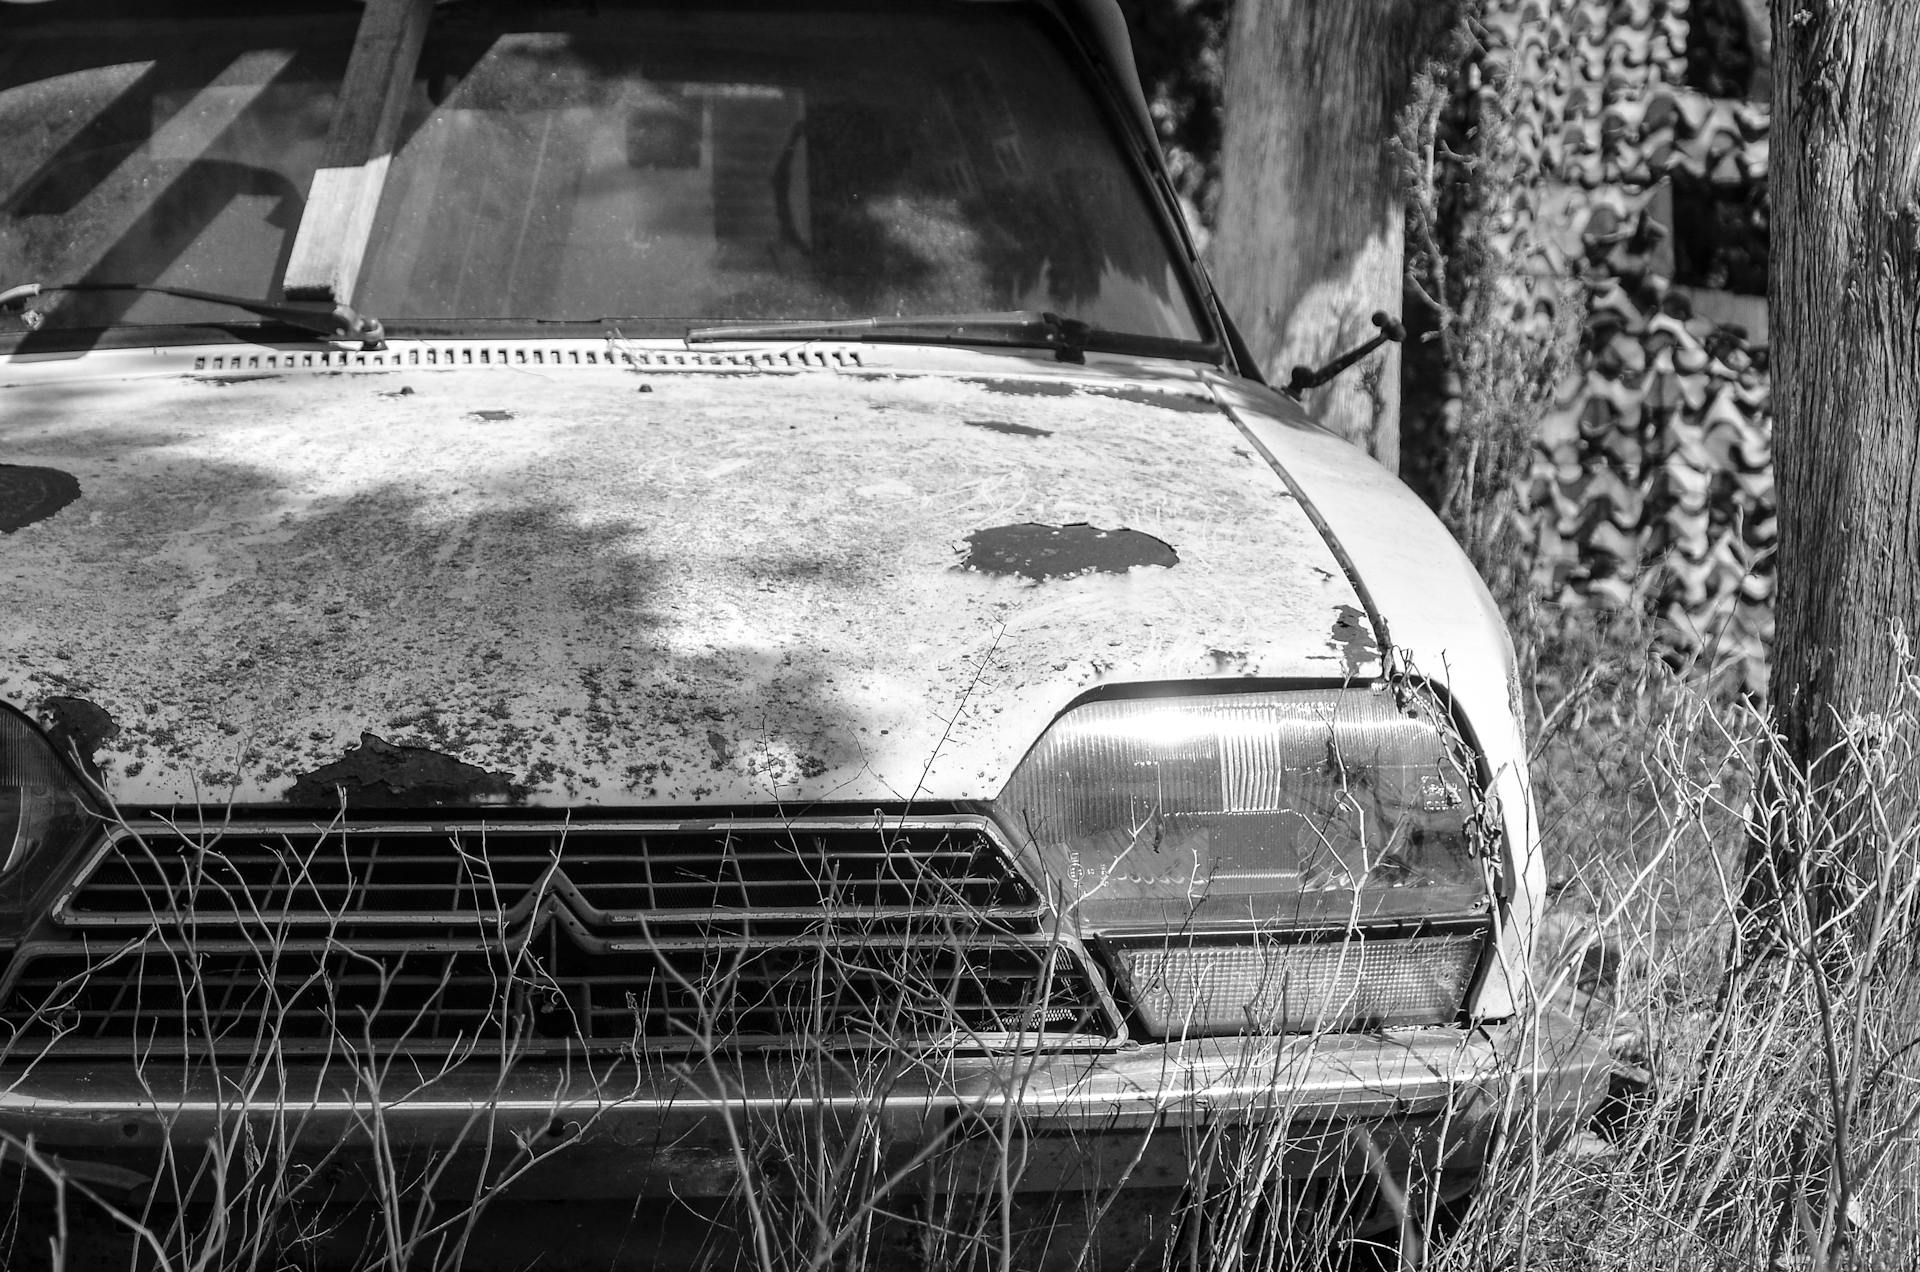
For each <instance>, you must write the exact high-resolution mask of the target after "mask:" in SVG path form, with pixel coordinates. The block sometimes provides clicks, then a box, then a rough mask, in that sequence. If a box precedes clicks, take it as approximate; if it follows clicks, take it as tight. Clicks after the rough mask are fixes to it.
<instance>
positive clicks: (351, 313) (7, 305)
mask: <svg viewBox="0 0 1920 1272" xmlns="http://www.w3.org/2000/svg"><path fill="white" fill-rule="evenodd" d="M48 292H143V293H147V294H150V295H155V296H177V297H179V298H180V299H182V300H200V301H205V302H207V303H208V304H212V305H226V306H229V307H230V308H233V309H241V310H245V311H246V312H247V313H250V314H254V315H256V316H258V317H261V318H266V319H269V320H270V321H273V322H279V323H284V324H286V325H287V326H289V327H294V328H297V329H299V330H301V331H310V332H312V333H313V334H314V335H316V336H325V337H326V338H327V339H329V340H364V341H365V342H367V344H368V346H369V347H376V346H378V345H379V344H381V343H382V342H383V341H384V340H385V339H386V338H387V332H386V328H384V327H382V326H381V325H380V320H379V319H377V318H370V317H368V316H367V315H365V314H363V313H361V312H360V311H358V310H357V309H354V308H353V307H352V306H351V305H303V304H300V303H298V302H295V301H272V300H252V299H249V298H248V297H245V296H225V295H222V294H220V293H219V292H206V291H196V290H195V289H193V288H191V287H161V286H156V285H154V284H151V283H22V284H21V285H20V286H18V287H9V288H7V289H6V290H5V291H0V313H4V312H6V311H7V310H10V309H19V310H22V311H24V312H31V311H28V310H27V309H26V306H27V302H28V301H30V300H32V299H33V298H34V297H35V296H43V295H45V294H46V293H48ZM29 325H30V326H31V325H33V323H32V321H31V320H29Z"/></svg>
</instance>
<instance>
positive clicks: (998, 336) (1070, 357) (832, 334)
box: [687, 309, 1102, 362]
mask: <svg viewBox="0 0 1920 1272" xmlns="http://www.w3.org/2000/svg"><path fill="white" fill-rule="evenodd" d="M1101 334H1102V333H1100V332H1098V331H1096V330H1095V329H1094V328H1093V327H1090V326H1088V325H1087V324H1086V323H1084V322H1081V321H1080V320H1079V319H1078V318H1063V317H1061V316H1060V315H1059V314H1056V313H1052V312H1050V311H1049V312H1046V313H1038V312H1035V311H1034V310H1031V309H1010V310H1006V311H1005V312H1002V313H982V314H928V315H924V316H919V317H913V318H828V319H824V320H809V321H805V322H757V323H740V324H737V325H735V326H731V327H696V328H694V329H693V330H692V331H689V332H688V333H687V343H688V344H712V343H715V342H718V341H724V340H874V341H890V340H891V341H921V340H926V339H927V338H928V337H929V336H934V337H939V338H941V339H944V340H951V341H954V342H955V343H959V344H989V345H1013V346H1025V347H1029V348H1036V349H1051V350H1053V352H1054V356H1055V357H1057V358H1058V359H1059V360H1060V361H1062V362H1085V361H1086V360H1087V357H1086V355H1087V341H1088V340H1089V339H1092V338H1097V337H1098V336H1100V335H1101Z"/></svg>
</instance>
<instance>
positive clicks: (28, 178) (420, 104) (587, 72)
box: [0, 0, 1202, 339]
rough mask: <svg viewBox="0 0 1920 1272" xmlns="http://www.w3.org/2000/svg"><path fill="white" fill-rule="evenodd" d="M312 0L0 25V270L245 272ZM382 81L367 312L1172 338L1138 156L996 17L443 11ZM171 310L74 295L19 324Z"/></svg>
mask: <svg viewBox="0 0 1920 1272" xmlns="http://www.w3.org/2000/svg"><path fill="white" fill-rule="evenodd" d="M87 2H88V0H81V5H82V7H84V6H85V4H86V3H87ZM312 3H313V4H314V6H315V7H316V9H318V10H322V11H324V12H325V13H326V14H327V15H328V17H327V19H326V20H324V21H322V20H316V18H317V15H315V16H310V17H309V18H308V19H307V20H305V21H303V22H299V23H292V24H290V23H288V22H286V21H285V20H284V19H280V18H278V17H276V18H275V19H271V20H247V19H245V18H232V17H229V18H225V19H220V20H213V19H207V20H195V21H185V20H182V21H175V22H170V23H168V22H151V23H140V24H139V25H138V27H137V28H135V27H128V26H126V25H124V24H123V25H122V26H121V27H120V28H119V30H121V31H125V32H129V34H126V35H124V36H122V37H120V38H116V37H115V36H112V35H103V34H100V33H98V32H95V33H93V34H90V35H88V36H86V37H84V38H83V37H81V36H80V35H77V34H72V33H73V32H74V31H75V24H72V23H69V24H67V26H66V28H65V31H66V32H67V34H62V33H60V31H59V30H58V29H56V28H53V27H52V26H51V25H48V26H47V27H46V28H44V29H41V30H38V31H36V29H35V27H34V26H33V25H32V20H31V19H28V20H25V24H24V35H15V34H13V32H12V31H9V32H8V35H9V39H8V44H9V45H10V46H11V48H12V50H13V51H12V52H11V53H9V52H0V160H4V162H3V163H0V285H4V284H5V283H9V282H28V281H42V282H48V283H55V282H114V283H139V284H156V283H157V284H167V285H173V286H187V287H195V288H200V289H203V290H208V291H220V292H226V293H231V294H234V295H250V296H258V297H261V298H273V297H277V296H278V295H279V294H280V292H279V289H278V284H279V280H280V276H281V274H282V272H283V271H284V268H285V262H286V258H287V255H288V253H289V251H290V249H291V244H292V237H293V234H294V232H295V230H296V228H297V227H298V223H299V218H300V216H301V213H302V211H303V209H304V199H305V196H306V192H307V190H308V188H309V187H310V185H311V181H312V174H313V171H314V169H315V167H316V166H317V165H318V164H319V162H320V157H321V154H322V151H323V150H324V147H325V140H326V135H327V129H328V125H329V122H330V120H331V117H332V114H333V111H334V108H335V104H336V95H337V92H338V85H339V80H340V76H341V74H342V71H343V70H344V65H345V60H346V53H347V49H348V47H349V44H350V40H351V34H352V20H351V17H350V16H349V13H348V12H345V11H343V10H342V7H341V6H340V5H339V4H337V3H333V4H328V3H324V2H323V0H312ZM61 7H63V6H49V9H58V8H61ZM288 7H292V6H288ZM357 8H358V6H346V9H347V10H357ZM38 9H39V7H38V6H35V10H38ZM35 10H28V12H33V11H35ZM16 12H17V11H16ZM229 12H231V10H229ZM8 25H9V27H21V26H22V25H23V20H22V19H20V18H18V17H13V18H10V19H9V23H8ZM296 31H297V32H298V34H297V35H296V34H294V33H295V32H296ZM413 80H414V82H413V84H412V87H411V90H410V95H409V97H408V106H407V110H406V116H405V120H404V122H403V125H402V129H401V141H400V144H399V147H398V149H397V152H396V153H395V155H394V157H393V161H392V164H391V166H390V169H389V172H388V176H387V180H386V185H385V190H384V194H383V197H382V200H381V203H380V208H379V213H378V216H377V219H376V222H375V226H374V231H373V236H372V240H371V242H370V244H369V246H368V250H367V252H366V254H365V257H364V263H363V267H362V271H361V274H360V278H359V282H358V285H357V287H356V289H355V291H354V293H353V296H352V303H353V304H354V306H355V307H356V308H358V309H360V310H362V311H364V312H368V313H371V314H375V315H377V316H378V317H380V318H382V319H383V320H385V321H386V323H387V325H388V327H389V329H390V330H394V331H396V332H398V331H403V330H404V328H405V325H406V323H408V322H409V321H413V322H416V323H436V324H438V323H456V324H457V323H458V322H460V321H464V320H488V319H492V320H499V319H507V320H523V321H524V320H533V319H542V320H564V321H588V322H591V321H597V320H599V319H602V318H612V319H619V320H621V321H623V322H626V323H630V324H632V330H633V331H634V333H635V334H647V333H648V331H649V328H648V326H647V324H648V322H649V321H652V322H655V323H657V324H659V325H658V326H657V327H656V328H655V329H654V330H655V331H661V330H671V329H673V324H682V326H681V327H680V330H684V324H685V323H687V322H699V321H701V320H718V321H730V320H760V321H770V320H794V319H829V318H846V317H866V316H880V317H893V316H909V317H910V316H913V315H917V314H940V313H955V312H967V311H979V310H1034V311H1042V310H1051V311H1058V312H1061V313H1066V314H1070V315H1072V316H1074V317H1075V318H1078V319H1081V320H1083V321H1086V322H1089V323H1091V324H1093V325H1094V326H1097V327H1104V328H1109V329H1112V330H1115V331H1124V332H1134V333H1139V334H1143V335H1151V336H1166V337H1173V338H1177V339H1200V338H1202V337H1201V330H1202V329H1201V328H1200V327H1199V325H1198V324H1197V323H1196V321H1195V318H1194V315H1193V311H1192V308H1191V305H1190V303H1189V301H1188V299H1187V297H1186V295H1185V292H1184V290H1183V288H1182V285H1181V283H1180V280H1179V274H1178V272H1177V270H1176V268H1175V266H1174V264H1173V263H1172V261H1171V259H1170V257H1169V254H1168V250H1167V241H1166V239H1165V236H1164V234H1163V232H1162V230H1161V228H1160V227H1159V226H1158V224H1157V223H1156V221H1155V218H1154V216H1153V214H1152V212H1151V210H1150V208H1149V206H1148V204H1147V203H1146V200H1145V198H1144V195H1143V192H1142V190H1141V188H1140V186H1139V183H1138V181H1137V179H1136V178H1135V176H1134V175H1133V173H1132V172H1131V171H1130V170H1129V169H1128V167H1127V166H1126V164H1125V162H1124V160H1123V158H1122V156H1121V154H1120V152H1119V150H1118V149H1117V147H1116V145H1115V144H1114V142H1113V140H1112V138H1111V137H1110V136H1109V134H1108V131H1107V128H1106V126H1105V125H1104V124H1103V122H1102V120H1101V118H1100V116H1099V114H1098V112H1097V110H1096V108H1095V105H1094V103H1093V101H1092V100H1091V99H1090V97H1089V94H1088V92H1087V89H1086V88H1085V86H1084V85H1082V84H1081V82H1080V81H1079V79H1078V78H1077V76H1076V75H1075V74H1074V72H1073V71H1072V70H1071V68H1070V67H1069V66H1068V64H1067V63H1066V61H1065V60H1064V58H1063V57H1062V56H1061V55H1060V53H1059V52H1058V51H1057V49H1056V48H1055V47H1054V46H1053V44H1052V42H1051V40H1050V38H1049V36H1048V35H1047V34H1046V32H1045V31H1044V29H1043V28H1042V27H1041V26H1040V25H1039V22H1038V19H1037V18H1036V17H1035V15H1034V14H1033V13H1031V12H1028V11H1026V10H1024V9H1018V8H1015V7H1014V6H997V5H996V6H981V5H973V4H964V5H959V4H957V5H952V6H938V5H935V6H932V7H930V8H929V9H928V10H927V11H924V12H914V13H904V12H899V11H894V10H889V9H884V8H882V9H872V8H869V9H863V10H860V11H858V12H841V13H831V14H829V13H825V12H823V11H820V10H815V9H812V8H806V9H802V8H800V7H799V6H787V7H783V8H780V9H778V10H774V11H767V12H749V11H744V10H741V9H737V8H732V7H728V8H725V9H722V10H718V11H714V10H705V11H701V12H695V13H685V12H675V11H671V10H661V9H652V8H648V7H645V6H636V5H620V4H615V3H602V4H599V5H595V6H592V7H590V8H589V7H585V6H582V7H577V8H576V7H561V6H554V5H537V6H536V5H531V4H528V5H513V4H485V5H481V4H472V5H468V4H455V5H444V6H442V7H441V8H439V9H438V10H437V11H436V12H435V14H434V17H433V23H432V26H431V28H430V29H429V32H428V36H427V44H426V49H425V51H424V52H423V54H422V56H421V59H420V63H419V66H418V68H417V71H416V73H415V74H414V77H413ZM55 120H64V121H78V122H77V125H74V126H67V125H60V126H56V125H55V124H53V123H52V122H50V121H55ZM13 174H24V178H23V179H20V180H15V179H14V175H13ZM192 311H193V302H190V301H181V300H177V299H176V300H168V299H164V298H156V297H133V296H129V295H126V294H111V295H99V294H82V295H73V296H67V297H65V298H64V299H62V300H60V301H59V302H58V303H57V305H55V306H54V307H53V308H52V309H51V310H50V311H49V312H46V313H43V314H41V315H38V316H37V318H38V319H39V320H43V321H45V322H47V323H48V324H49V325H51V326H55V327H58V326H69V327H84V326H100V325H106V324H109V323H140V322H162V321H179V320H183V319H182V318H181V315H182V314H183V313H192ZM193 316H194V317H195V318H198V319H199V320H203V321H204V320H206V315H205V314H199V313H196V314H193ZM230 317H231V315H230V314H229V315H223V316H222V320H225V319H227V318H230Z"/></svg>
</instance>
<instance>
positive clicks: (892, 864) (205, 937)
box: [0, 820, 1113, 1052]
mask: <svg viewBox="0 0 1920 1272" xmlns="http://www.w3.org/2000/svg"><path fill="white" fill-rule="evenodd" d="M1044 912H1045V910H1044V907H1043V906H1042V904H1041V902H1040V898H1039V897H1038V895H1037V894H1036V893H1035V891H1034V889H1033V887H1032V886H1031V884H1029V883H1028V882H1027V880H1026V879H1025V878H1024V877H1023V876H1022V875H1021V874H1020V872H1019V871H1018V870H1017V869H1015V868H1014V866H1013V864H1012V863H1011V862H1010V861H1009V860H1008V858H1007V855H1006V853H1005V852H1004V851H1003V849H1002V848H1001V847H1000V845H999V843H998V842H997V840H996V839H995V838H994V837H993V836H992V835H991V834H990V833H988V831H987V830H986V828H985V826H984V824H983V823H975V822H972V821H968V820H955V821H952V822H946V823H914V824H907V823H904V822H900V821H892V822H879V821H874V820H866V821H864V822H859V823H855V822H833V823H800V824H778V823H748V822H733V823H701V824H697V825H673V826H662V825H657V824H650V825H617V826H615V825H578V824H576V825H572V826H567V827H554V826H546V827H541V826H529V825H507V826H487V827H482V826H477V825H474V826H460V825H442V826H407V825H398V826H394V825H389V826H379V827H372V826H369V827H355V826H334V827H331V828H325V829H322V828H319V827H307V828H294V827H291V826H262V825H250V826H237V827H227V828H223V829H220V830H218V831H213V832H209V833H208V834H206V835H204V836H196V835H189V834H183V833H178V832H175V831H171V830H164V831H162V830H153V829H143V830H142V831H141V832H140V833H137V834H121V835H118V836H117V837H115V838H114V839H113V840H112V841H111V842H109V843H108V844H107V845H105V846H104V847H103V849H102V850H101V851H100V852H99V854H98V855H97V856H96V858H95V859H94V860H93V861H92V862H90V863H89V865H88V866H87V867H86V868H85V870H83V872H82V873H81V876H80V878H79V879H78V881H77V882H76V883H75V884H74V886H73V887H72V888H70V889H69V891H68V893H67V894H66V896H65V898H64V899H63V901H62V902H61V903H60V904H59V905H58V906H56V909H55V919H56V922H57V928H58V930H56V931H55V932H53V933H51V934H49V936H48V937H47V938H46V939H37V940H35V941H33V942H31V943H30V944H28V945H26V946H23V947H22V948H21V949H20V950H19V951H18V952H17V954H16V957H15V958H14V960H13V963H12V967H11V968H10V970H9V971H8V973H7V979H6V984H5V986H4V999H3V1001H4V1007H0V1011H4V1014H5V1016H6V1018H7V1019H9V1020H11V1021H14V1022H24V1034H23V1036H22V1037H21V1038H19V1039H18V1041H22V1042H24V1041H30V1040H37V1041H39V1042H40V1043H41V1044H47V1043H53V1042H57V1043H58V1045H60V1046H61V1047H63V1048H68V1049H72V1048H79V1049H83V1050H94V1049H102V1048H112V1047H114V1046H116V1045H117V1046H118V1048H119V1049H120V1050H124V1049H125V1047H126V1044H127V1042H128V1040H136V1041H137V1042H138V1043H140V1044H142V1045H150V1044H153V1043H166V1042H175V1043H179V1044H182V1045H184V1046H186V1047H188V1048H189V1049H190V1050H196V1051H197V1050H213V1051H218V1052H248V1051H258V1050H259V1049H261V1048H273V1049H280V1050H288V1049H291V1050H296V1051H297V1050H307V1051H312V1050H325V1049H330V1048H334V1047H338V1046H342V1045H347V1044H352V1045H356V1046H357V1045H364V1044H368V1043H372V1044H376V1045H379V1046H383V1047H388V1048H393V1047H400V1048H420V1049H434V1050H449V1049H452V1050H457V1049H460V1048H463V1047H471V1046H475V1045H489V1046H493V1045H498V1046H501V1047H506V1048H510V1049H528V1050H536V1051H537V1050H551V1049H553V1048H555V1047H562V1046H572V1045H586V1046H589V1047H596V1048H611V1047H619V1048H634V1049H708V1048H714V1047H729V1046H758V1047H764V1046H790V1045H793V1044H794V1043H795V1042H796V1041H800V1040H807V1041H815V1042H826V1043H829V1044H837V1043H847V1044H864V1043H873V1042H891V1043H901V1042H907V1043H912V1042H922V1041H940V1042H943V1043H946V1044H950V1045H951V1044H958V1045H963V1046H964V1045H986V1046H990V1045H996V1044H995V1039H996V1037H997V1036H1001V1035H1006V1034H1010V1033H1011V1034H1031V1033H1033V1032H1035V1031H1044V1032H1047V1033H1051V1034H1072V1033H1082V1034H1088V1035H1095V1036H1105V1035H1108V1034H1110V1033H1111V1032H1112V1030H1113V1017H1112V1012H1111V1009H1110V1008H1109V1007H1108V1006H1107V1000H1106V998H1105V996H1104V994H1103V993H1102V992H1101V990H1100V988H1099V985H1098V982H1097V981H1096V980H1095V979H1094V977H1093V975H1092V974H1091V971H1090V965H1089V963H1088V961H1087V957H1086V954H1085V952H1084V950H1083V949H1081V947H1080V946H1079V945H1078V943H1077V942H1073V941H1071V940H1062V939H1060V938H1058V937H1056V936H1053V935H1050V934H1049V933H1048V931H1047V924H1046V922H1045V921H1044V918H1043V915H1044ZM1001 1041H1004V1039H1003V1038H1002V1039H1001Z"/></svg>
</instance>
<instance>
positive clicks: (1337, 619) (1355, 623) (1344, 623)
mask: <svg viewBox="0 0 1920 1272" xmlns="http://www.w3.org/2000/svg"><path fill="white" fill-rule="evenodd" d="M1327 644H1328V645H1329V646H1330V647H1332V649H1333V650H1334V651H1335V652H1336V653H1338V654H1339V655H1340V658H1341V661H1342V663H1343V664H1344V666H1345V668H1346V673H1347V674H1348V675H1349V676H1357V675H1359V674H1360V672H1361V671H1362V669H1364V668H1365V667H1366V665H1367V664H1368V663H1370V662H1373V661H1375V660H1376V659H1378V658H1379V657H1380V647H1379V646H1378V645H1376V644H1374V642H1373V625H1372V624H1371V623H1369V622H1367V615H1366V611H1365V610H1361V609H1357V608H1355V607H1354V606H1352V605H1342V606H1341V607H1340V608H1339V609H1337V610H1335V611H1334V619H1333V634H1332V635H1331V636H1330V637H1328V639H1327Z"/></svg>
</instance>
